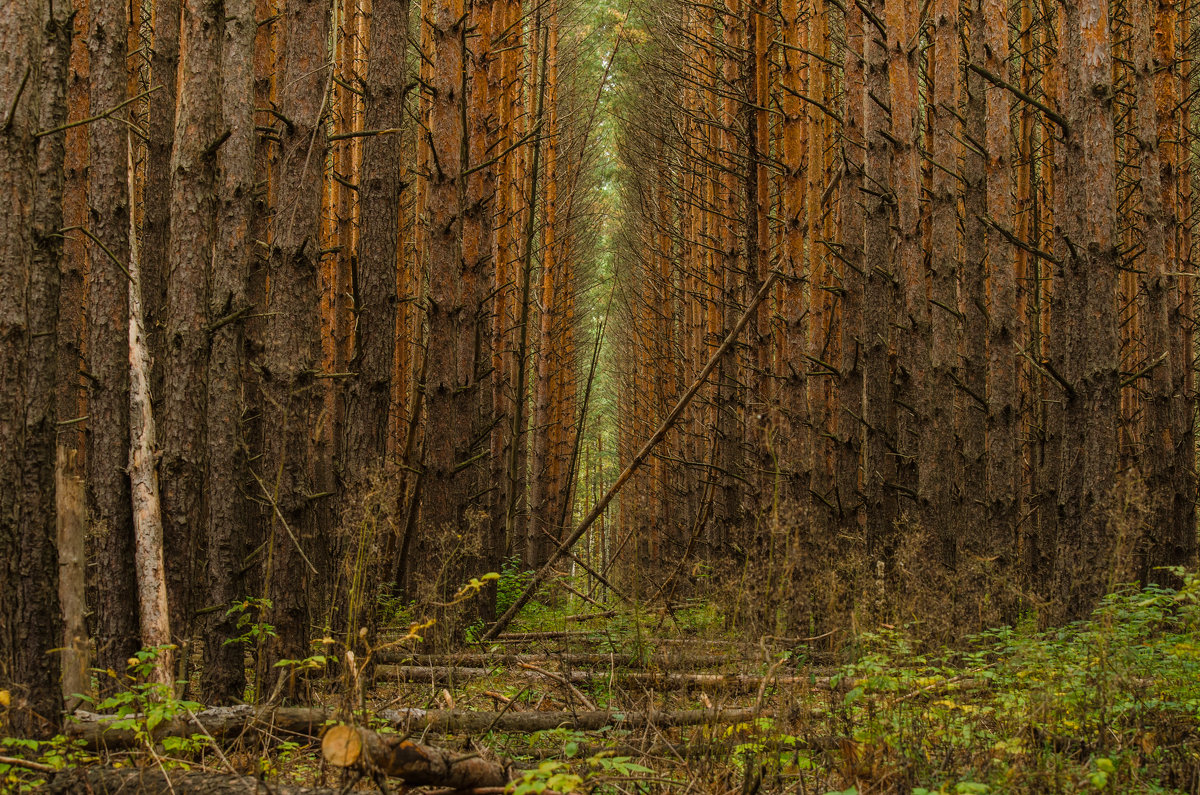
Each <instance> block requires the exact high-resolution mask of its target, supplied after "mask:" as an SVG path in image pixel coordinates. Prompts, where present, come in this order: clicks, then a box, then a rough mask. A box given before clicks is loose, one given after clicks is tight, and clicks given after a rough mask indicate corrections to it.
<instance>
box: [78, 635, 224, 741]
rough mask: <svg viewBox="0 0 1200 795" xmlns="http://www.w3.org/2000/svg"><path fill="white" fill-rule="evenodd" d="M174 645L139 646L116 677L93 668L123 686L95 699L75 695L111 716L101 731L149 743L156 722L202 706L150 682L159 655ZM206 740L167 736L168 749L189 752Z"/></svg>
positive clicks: (173, 689)
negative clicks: (122, 734)
mask: <svg viewBox="0 0 1200 795" xmlns="http://www.w3.org/2000/svg"><path fill="white" fill-rule="evenodd" d="M175 648H176V647H175V646H174V645H162V646H152V647H149V648H144V649H141V650H140V651H138V652H137V653H136V654H135V655H134V656H133V657H131V658H130V659H129V666H128V668H127V669H126V673H125V674H124V675H123V676H117V674H116V673H115V672H114V671H111V670H108V671H104V670H99V669H94V670H95V672H96V673H97V674H99V675H101V676H109V677H111V678H114V679H118V680H121V683H122V684H123V685H124V687H123V689H121V690H118V691H117V692H115V693H113V694H112V695H110V696H108V697H107V698H104V699H102V700H101V701H99V702H95V701H94V700H93V699H91V698H90V697H88V696H86V695H83V694H77V695H78V696H79V698H81V699H83V700H84V701H85V702H87V703H91V704H93V705H94V707H95V709H96V711H97V712H100V713H102V714H106V715H114V716H115V720H113V721H111V722H110V723H108V724H107V725H106V726H105V731H122V730H125V731H130V732H133V735H134V737H135V738H136V739H137V741H138V742H139V743H141V744H144V745H151V744H152V743H153V740H154V730H155V729H156V728H157V727H158V726H159V725H160V724H162V723H165V722H168V721H171V720H174V719H176V718H182V717H185V716H188V715H189V714H190V713H192V712H195V711H196V710H199V709H201V708H202V705H201V704H199V703H197V702H195V701H188V700H184V699H179V698H176V697H175V688H174V687H172V686H171V685H167V684H163V683H161V682H157V681H151V677H152V675H153V672H154V669H155V668H156V667H157V666H158V659H159V657H161V656H162V655H164V654H165V653H167V652H169V651H174V650H175ZM175 684H176V685H183V684H185V683H184V682H176V683H175ZM206 741H207V738H206V737H204V736H203V735H198V734H197V735H193V736H192V737H190V738H171V749H170V750H173V751H191V750H195V749H196V748H198V747H200V746H201V745H203V744H204V743H205V742H206ZM164 748H166V740H164Z"/></svg>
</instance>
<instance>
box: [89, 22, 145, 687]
mask: <svg viewBox="0 0 1200 795" xmlns="http://www.w3.org/2000/svg"><path fill="white" fill-rule="evenodd" d="M91 12H92V14H91V29H90V31H89V34H88V39H89V49H90V50H91V53H92V65H91V77H92V87H91V100H92V113H93V114H99V113H101V112H103V111H106V110H110V109H112V108H115V107H117V106H118V105H120V104H121V103H123V102H124V101H125V100H126V97H127V91H128V89H127V80H128V73H127V70H126V68H125V56H126V50H127V47H128V45H127V44H126V34H127V25H126V4H125V3H124V2H123V1H122V0H94V2H93V3H92V7H91ZM123 112H124V111H122V113H123ZM89 128H90V130H91V140H90V146H89V148H90V150H91V152H92V162H91V166H90V168H89V170H88V175H89V177H90V182H89V184H88V207H89V210H88V222H89V223H88V226H89V231H90V233H91V236H92V237H94V239H95V241H96V244H95V245H94V246H93V247H92V268H91V271H90V273H89V275H88V341H87V366H86V369H87V374H88V442H89V444H88V451H87V467H88V477H87V483H88V512H89V514H90V515H91V517H92V538H93V544H94V546H93V560H92V562H93V563H94V564H95V565H96V570H97V571H99V572H102V574H101V575H99V576H97V577H96V579H95V588H96V604H95V607H94V609H95V622H96V623H95V627H94V630H93V637H94V638H95V639H96V663H97V666H98V667H99V668H100V669H101V670H112V671H116V672H117V673H120V672H121V671H124V670H125V665H126V660H128V659H129V658H130V657H131V656H132V655H133V654H134V652H136V651H137V650H138V648H139V647H140V646H141V643H140V641H139V631H138V614H137V611H136V610H133V609H131V606H132V605H135V604H137V600H136V583H135V577H134V562H133V508H132V505H131V502H130V486H129V476H128V474H127V472H126V467H127V465H128V462H129V285H128V281H129V270H128V269H129V255H130V251H129V223H130V221H129V219H130V206H129V187H128V185H127V179H128V173H127V157H126V153H127V151H128V142H127V137H128V129H127V128H126V126H125V123H124V121H123V120H122V118H121V117H119V116H114V117H109V118H105V119H100V120H98V121H95V122H93V123H92V124H91V125H89ZM117 684H119V682H118V681H117V680H111V679H109V678H108V677H101V678H100V688H101V691H107V690H110V689H112V688H113V687H115V686H116V685H117Z"/></svg>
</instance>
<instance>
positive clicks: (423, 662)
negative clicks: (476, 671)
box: [371, 649, 742, 669]
mask: <svg viewBox="0 0 1200 795" xmlns="http://www.w3.org/2000/svg"><path fill="white" fill-rule="evenodd" d="M371 659H372V660H373V661H374V662H376V663H379V664H389V663H390V664H400V665H420V666H431V667H442V666H451V667H455V668H487V667H490V666H495V665H520V664H521V663H533V664H534V665H543V664H545V663H559V664H560V665H566V666H569V667H572V668H663V669H668V668H692V669H695V668H716V667H719V666H722V665H729V664H731V663H737V662H741V661H742V660H741V658H739V657H734V656H724V655H717V654H706V655H689V654H685V653H682V652H680V653H676V654H668V655H664V654H655V655H652V656H649V657H636V656H632V655H630V654H599V653H595V654H581V653H571V654H411V653H407V652H404V651H402V650H399V649H384V650H382V651H378V652H376V653H375V654H373V655H372V657H371Z"/></svg>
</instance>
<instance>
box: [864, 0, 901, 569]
mask: <svg viewBox="0 0 1200 795" xmlns="http://www.w3.org/2000/svg"><path fill="white" fill-rule="evenodd" d="M870 8H871V9H872V13H873V16H874V18H875V19H879V18H881V17H882V16H883V12H884V4H883V2H882V0H873V2H872V3H871V4H870ZM864 28H865V30H864V36H865V44H864V50H865V52H864V56H865V61H866V91H867V96H866V98H865V99H864V106H865V113H864V117H863V125H864V128H865V139H866V144H867V154H866V161H865V163H864V169H865V170H864V174H863V183H864V190H863V194H864V195H863V201H864V202H865V204H866V207H865V210H864V218H863V220H864V223H865V225H866V228H865V233H864V235H863V262H864V266H865V267H864V269H865V277H866V284H865V286H864V295H863V332H862V333H863V339H862V351H863V383H864V399H863V404H864V405H863V419H864V422H865V425H866V444H865V448H864V451H863V499H864V503H865V505H864V510H865V516H866V526H867V552H868V554H869V555H871V558H872V562H873V563H878V562H883V564H884V565H886V564H887V563H888V562H889V561H890V559H891V554H892V552H893V551H894V548H895V543H896V531H895V527H894V523H895V521H896V519H897V518H898V516H899V509H898V506H897V501H896V490H895V483H896V473H897V468H896V457H895V445H896V434H895V427H896V409H895V403H894V402H893V400H892V398H893V394H892V370H893V362H892V344H891V339H892V323H893V315H894V313H895V309H896V304H897V300H896V290H897V288H898V285H897V283H896V278H897V277H896V273H895V263H894V262H893V259H894V258H893V252H892V247H891V230H892V228H893V227H894V225H895V220H894V218H893V212H892V209H891V202H890V195H889V192H888V190H887V186H890V185H891V184H892V182H891V158H890V145H889V142H888V137H889V136H890V134H891V133H890V129H891V127H890V120H889V118H888V112H887V108H888V104H889V97H890V94H891V91H890V88H889V81H888V60H887V50H886V47H885V45H884V44H883V42H882V41H881V39H880V37H881V36H882V33H881V32H880V31H879V30H877V29H876V28H875V27H874V23H873V22H871V21H867V22H864Z"/></svg>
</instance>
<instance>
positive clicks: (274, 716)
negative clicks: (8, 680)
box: [66, 705, 333, 750]
mask: <svg viewBox="0 0 1200 795" xmlns="http://www.w3.org/2000/svg"><path fill="white" fill-rule="evenodd" d="M332 717H333V716H332V715H331V714H330V713H329V711H328V710H324V709H315V708H311V707H286V708H284V707H281V708H279V709H259V708H256V707H252V706H248V705H239V706H235V707H213V708H212V709H206V710H202V711H200V712H197V713H196V719H195V720H194V721H193V720H192V719H191V718H190V717H189V718H176V719H174V720H167V721H163V722H162V723H160V724H158V725H157V726H155V727H154V730H153V731H152V732H150V735H151V737H153V738H154V739H155V740H161V739H162V738H163V737H191V736H192V735H193V734H210V735H212V737H213V739H216V740H224V739H229V738H230V737H236V736H237V735H239V734H242V733H243V732H246V731H249V730H251V729H255V728H261V729H263V730H264V731H270V732H271V733H273V734H290V735H295V734H299V735H306V736H316V734H318V733H319V732H320V730H321V728H322V727H323V726H325V723H326V721H328V720H330V719H331V718H332ZM124 719H125V718H124V717H119V716H116V715H97V714H95V713H94V712H84V711H83V710H80V711H78V712H76V713H75V715H74V718H73V719H72V720H68V721H67V725H66V733H67V736H68V737H69V738H71V739H72V740H83V741H84V743H85V744H86V746H87V747H88V748H89V749H92V750H97V749H102V748H108V749H116V748H131V747H134V746H136V745H138V739H137V736H136V734H135V733H134V731H133V730H132V729H118V728H113V724H114V723H116V722H118V721H121V720H124Z"/></svg>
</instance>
